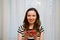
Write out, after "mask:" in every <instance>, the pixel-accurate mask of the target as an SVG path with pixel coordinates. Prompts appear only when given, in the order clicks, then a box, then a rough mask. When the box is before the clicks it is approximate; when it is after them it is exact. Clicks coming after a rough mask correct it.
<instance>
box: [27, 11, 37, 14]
mask: <svg viewBox="0 0 60 40" xmlns="http://www.w3.org/2000/svg"><path fill="white" fill-rule="evenodd" d="M27 15H36V12H35V11H34V10H31V11H28V14H27Z"/></svg>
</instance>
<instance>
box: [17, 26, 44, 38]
mask: <svg viewBox="0 0 60 40" xmlns="http://www.w3.org/2000/svg"><path fill="white" fill-rule="evenodd" d="M39 31H40V32H43V31H44V29H43V27H42V26H41V27H39ZM17 32H18V33H20V34H22V37H24V27H23V26H21V25H20V27H19V28H18V31H17ZM38 37H40V36H39V34H38ZM31 38H32V39H33V37H29V39H31Z"/></svg>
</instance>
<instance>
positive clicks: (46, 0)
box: [0, 0, 60, 40]
mask: <svg viewBox="0 0 60 40" xmlns="http://www.w3.org/2000/svg"><path fill="white" fill-rule="evenodd" d="M30 7H34V8H36V9H37V10H38V12H39V14H40V19H41V22H42V26H43V28H44V40H60V36H59V33H60V21H59V20H60V17H59V16H60V15H59V13H60V0H0V40H17V30H18V26H19V25H22V24H23V19H24V16H25V12H26V10H27V9H28V8H30Z"/></svg>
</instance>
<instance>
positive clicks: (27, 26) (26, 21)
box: [23, 8, 41, 31]
mask: <svg viewBox="0 0 60 40" xmlns="http://www.w3.org/2000/svg"><path fill="white" fill-rule="evenodd" d="M29 11H35V12H36V15H37V18H36V21H35V23H34V27H33V29H35V30H37V31H39V27H40V26H41V21H40V19H39V18H40V17H39V13H38V11H37V10H36V9H35V8H29V9H28V10H27V11H26V14H25V18H24V21H23V23H24V24H23V27H24V28H25V30H29V22H28V20H27V14H28V12H29Z"/></svg>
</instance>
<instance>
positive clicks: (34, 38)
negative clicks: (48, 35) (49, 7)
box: [18, 8, 44, 40]
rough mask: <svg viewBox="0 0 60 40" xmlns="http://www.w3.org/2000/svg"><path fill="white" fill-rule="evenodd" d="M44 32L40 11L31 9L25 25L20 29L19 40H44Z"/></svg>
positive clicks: (26, 16) (27, 13)
mask: <svg viewBox="0 0 60 40" xmlns="http://www.w3.org/2000/svg"><path fill="white" fill-rule="evenodd" d="M43 31H44V30H43V28H42V26H41V21H40V19H39V14H38V11H37V10H36V9H35V8H29V9H28V10H27V11H26V15H25V19H24V21H23V25H22V26H20V27H19V29H18V40H44V33H43ZM22 37H24V38H23V39H22ZM38 37H39V38H38Z"/></svg>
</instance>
